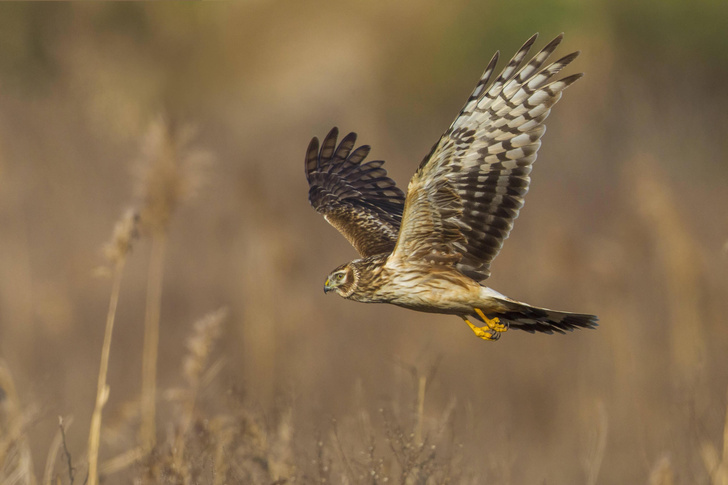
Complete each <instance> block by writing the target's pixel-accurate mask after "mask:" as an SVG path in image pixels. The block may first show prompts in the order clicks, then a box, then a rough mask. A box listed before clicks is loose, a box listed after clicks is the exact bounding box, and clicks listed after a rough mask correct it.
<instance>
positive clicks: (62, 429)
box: [43, 416, 76, 485]
mask: <svg viewBox="0 0 728 485" xmlns="http://www.w3.org/2000/svg"><path fill="white" fill-rule="evenodd" d="M72 423H73V417H69V418H67V419H66V420H65V422H64V419H63V417H62V416H59V417H58V431H57V432H56V435H55V437H53V441H51V446H50V447H49V448H48V458H46V466H45V472H44V473H43V483H44V484H47V483H53V472H54V471H55V469H56V460H57V458H58V450H59V449H60V448H61V446H63V454H64V457H65V462H66V471H65V473H66V474H68V483H70V484H71V485H73V482H74V480H75V477H76V467H74V466H73V461H72V460H71V453H70V452H69V451H68V446H67V445H66V431H67V430H68V428H70V427H71V424H72ZM64 424H65V426H64ZM55 477H56V480H55V481H56V482H57V483H58V482H60V478H59V474H56V475H55Z"/></svg>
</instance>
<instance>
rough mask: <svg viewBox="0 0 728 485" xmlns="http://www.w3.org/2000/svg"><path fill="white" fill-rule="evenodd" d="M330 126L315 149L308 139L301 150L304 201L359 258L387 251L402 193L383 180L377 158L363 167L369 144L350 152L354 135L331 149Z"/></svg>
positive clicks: (399, 214) (396, 230) (392, 243)
mask: <svg viewBox="0 0 728 485" xmlns="http://www.w3.org/2000/svg"><path fill="white" fill-rule="evenodd" d="M338 134H339V130H338V129H337V128H336V127H334V128H333V129H332V130H331V131H330V132H329V134H328V135H326V138H324V141H323V143H322V145H321V150H320V151H319V141H318V138H314V139H313V140H311V143H310V144H309V145H308V150H306V179H307V180H308V184H309V187H310V188H309V191H308V200H309V201H310V202H311V205H312V206H313V208H314V209H316V210H317V211H318V212H320V213H321V214H323V216H324V218H325V219H326V220H327V221H328V222H329V224H331V225H332V226H334V227H335V228H336V229H338V231H339V232H340V233H341V234H343V235H344V237H346V239H348V240H349V242H350V243H351V244H352V245H353V246H354V248H356V250H357V251H358V252H359V254H361V255H362V257H367V256H373V255H375V254H382V253H390V252H392V250H393V249H394V246H395V244H396V242H397V234H398V233H399V226H400V223H401V221H402V211H403V209H404V193H403V192H402V191H401V190H400V189H398V188H397V186H396V185H395V183H394V180H392V179H391V178H389V177H387V171H386V170H385V169H384V168H383V167H382V165H383V164H384V162H383V161H382V160H374V161H370V162H366V163H362V161H363V160H364V159H365V158H366V156H367V155H368V154H369V146H368V145H363V146H360V147H358V148H356V149H355V150H353V151H352V148H354V144H355V143H356V133H349V134H348V135H346V136H345V137H344V138H343V139H342V140H341V143H339V146H338V147H337V146H336V137H337V136H338Z"/></svg>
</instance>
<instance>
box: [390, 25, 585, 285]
mask: <svg viewBox="0 0 728 485" xmlns="http://www.w3.org/2000/svg"><path fill="white" fill-rule="evenodd" d="M536 37H537V35H534V36H533V37H531V38H530V39H529V40H528V41H527V42H526V43H525V44H524V45H523V47H521V49H520V50H519V51H518V52H517V53H516V55H515V56H514V57H513V59H511V61H510V62H509V63H508V65H507V66H506V67H505V69H504V70H503V72H502V73H501V74H500V75H499V76H498V77H497V78H496V79H495V81H493V83H492V84H489V82H490V79H491V76H492V74H493V71H494V69H495V65H496V63H497V61H498V53H496V54H495V56H493V59H492V60H491V61H490V63H489V64H488V67H487V68H486V70H485V72H484V74H483V76H482V77H481V79H480V81H479V82H478V84H477V86H476V87H475V90H474V91H473V93H472V94H471V95H470V97H469V98H468V100H467V102H466V103H465V106H464V107H463V109H462V110H461V111H460V114H459V115H458V117H457V118H456V119H455V121H454V122H453V123H452V125H451V126H450V128H449V129H448V130H447V131H446V132H445V133H444V134H443V135H442V137H441V138H440V140H439V141H438V143H437V144H435V146H434V147H433V149H432V151H431V152H430V154H429V155H428V156H427V157H425V159H424V160H423V161H422V163H421V164H420V166H419V168H418V170H417V172H416V173H415V175H414V176H413V178H412V180H411V181H410V184H409V188H408V193H407V200H406V204H405V209H404V216H403V222H402V229H401V231H400V234H399V238H398V240H397V246H396V248H395V250H394V253H393V254H392V256H391V257H390V261H389V263H388V264H395V265H396V264H397V263H399V262H402V261H404V260H407V261H414V260H424V261H427V262H428V263H429V264H446V265H455V267H456V268H457V269H459V270H460V271H461V272H462V273H464V274H465V275H467V276H469V277H471V278H473V279H475V280H476V281H481V280H484V279H486V278H487V277H488V276H489V275H490V264H491V262H492V261H493V259H494V258H495V257H496V256H497V254H498V252H499V251H500V249H501V247H502V246H503V241H504V240H505V239H506V238H507V237H508V235H509V233H510V231H511V228H512V227H513V221H514V219H515V218H516V217H518V212H519V210H520V208H521V207H522V206H523V197H524V196H525V195H526V192H527V191H528V186H529V183H530V176H529V174H530V172H531V167H532V165H533V162H534V161H535V160H536V152H537V151H538V148H539V147H540V145H541V136H543V134H544V132H545V130H546V127H545V125H544V124H543V123H544V120H545V119H546V117H547V116H548V115H549V113H550V110H551V107H552V106H553V105H554V104H555V103H556V102H557V101H558V100H559V99H560V98H561V94H562V91H563V90H564V89H565V88H566V87H568V86H569V85H571V84H572V83H573V82H574V81H576V80H577V79H578V78H579V77H581V74H575V75H571V76H568V77H564V78H562V79H559V80H554V79H553V78H554V76H556V74H557V73H559V72H560V71H561V70H562V69H563V68H564V67H565V66H567V65H568V64H569V63H570V62H571V61H573V60H574V59H575V58H576V57H577V56H578V54H579V53H578V52H575V53H572V54H569V55H567V56H565V57H563V58H561V59H559V60H557V61H555V62H553V63H551V64H548V65H546V66H545V67H544V64H545V62H546V60H547V59H548V57H549V56H550V55H551V54H552V53H553V51H554V50H555V49H556V46H558V44H559V43H560V42H561V39H562V37H563V34H562V35H559V36H558V37H556V38H555V39H554V40H553V41H551V42H550V43H549V44H548V45H547V46H546V47H544V48H543V49H542V50H541V51H540V52H539V53H538V54H536V55H535V56H534V57H533V58H532V59H531V60H530V61H529V62H528V63H526V64H525V65H523V62H524V59H525V58H526V55H527V54H528V52H529V50H530V48H531V46H532V45H533V43H534V41H535V40H536ZM521 66H523V67H521Z"/></svg>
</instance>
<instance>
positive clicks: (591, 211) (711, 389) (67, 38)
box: [0, 0, 728, 485]
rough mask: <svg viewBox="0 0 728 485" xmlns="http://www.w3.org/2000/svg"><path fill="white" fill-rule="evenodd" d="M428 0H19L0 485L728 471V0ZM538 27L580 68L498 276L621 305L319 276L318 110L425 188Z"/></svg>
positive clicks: (0, 193) (711, 479) (6, 205)
mask: <svg viewBox="0 0 728 485" xmlns="http://www.w3.org/2000/svg"><path fill="white" fill-rule="evenodd" d="M244 3H245V2H244ZM429 3H430V5H429V8H419V4H418V7H417V8H414V7H413V6H412V5H409V4H408V2H405V3H402V4H394V5H389V4H386V3H382V4H374V3H372V4H366V3H361V2H359V3H351V4H348V3H336V4H334V3H331V4H325V3H322V2H321V3H319V2H314V3H311V4H306V5H307V6H304V4H299V3H281V4H279V3H276V2H265V1H263V2H256V3H255V4H253V5H246V4H235V3H214V4H206V5H193V4H164V5H158V4H155V5H151V4H124V5H122V4H88V5H86V4H84V5H68V4H67V5H24V4H4V5H2V8H0V484H3V485H5V484H35V483H43V484H64V485H67V484H83V483H90V484H93V483H169V484H178V483H179V484H231V483H252V484H289V483H303V484H308V483H332V484H338V483H341V484H369V485H374V484H387V483H397V484H413V485H414V484H423V485H431V484H447V483H451V484H481V483H488V484H522V483H550V484H557V483H587V484H597V483H644V484H650V485H668V484H677V483H686V484H687V483H689V484H710V485H719V484H720V485H728V414H727V413H728V411H727V407H728V397H727V390H728V366H727V365H726V362H727V361H726V358H725V356H726V355H728V326H727V325H726V315H727V314H728V299H726V295H728V218H727V217H726V214H727V212H726V209H725V208H726V207H728V190H726V187H727V186H728V165H727V164H726V157H725V153H727V152H728V138H726V136H725V133H726V131H727V130H728V116H727V115H726V113H728V95H726V93H725V89H724V86H723V84H724V82H723V80H724V79H725V77H726V74H728V40H726V37H725V35H724V34H723V33H722V32H723V29H722V26H719V25H717V23H718V19H720V18H725V17H726V15H727V14H728V11H727V10H728V7H726V6H724V5H723V4H722V3H717V2H716V3H712V2H709V1H704V2H698V3H697V4H696V5H695V6H693V7H690V9H689V10H688V9H687V7H682V6H681V5H679V4H677V3H675V4H672V3H669V2H660V3H657V2H651V1H650V2H644V4H646V5H649V8H648V7H643V6H628V5H629V4H627V3H623V2H621V3H620V2H607V1H606V0H604V1H601V0H593V1H591V2H583V3H574V4H569V5H568V6H567V5H566V4H558V5H557V4H553V5H551V4H539V6H538V7H535V6H533V5H531V4H527V3H525V2H521V1H516V2H515V3H513V2H501V3H497V4H493V5H489V4H490V3H491V2H482V5H474V4H472V3H468V2H457V1H456V2H451V3H450V4H448V6H447V7H444V6H441V5H440V4H439V3H438V2H429ZM640 5H642V3H640ZM513 11H518V12H520V13H521V17H522V18H519V19H518V21H515V20H514V18H513V15H512V12H513ZM527 12H531V13H527ZM712 27H714V28H712ZM533 31H541V32H542V33H543V34H544V36H545V37H550V36H552V35H555V34H556V33H558V32H561V31H565V32H566V38H565V41H564V47H563V48H562V49H561V50H560V51H559V52H561V53H563V54H565V53H567V52H569V51H570V50H572V49H581V50H582V51H583V54H582V56H581V57H580V58H579V59H578V60H577V61H576V63H575V66H576V67H575V69H578V70H580V71H584V72H586V74H587V76H586V77H585V78H584V79H583V80H581V81H580V82H579V83H577V84H576V85H575V86H574V87H572V88H570V89H569V91H568V92H567V93H566V95H565V97H564V99H563V101H562V102H561V103H560V104H559V105H558V106H557V108H556V109H555V110H554V113H553V114H552V117H551V119H550V120H549V123H548V125H549V132H548V134H547V135H546V137H545V143H544V146H543V148H542V151H541V155H540V158H539V161H538V162H537V165H536V167H535V170H534V173H533V178H534V185H533V188H532V190H531V193H530V194H529V196H528V198H527V203H526V206H525V208H524V210H523V212H522V215H521V218H520V219H519V220H518V222H517V223H516V226H515V230H514V232H513V234H512V237H511V239H510V240H509V241H508V243H507V244H506V246H505V248H504V250H503V252H502V253H501V255H500V256H499V258H498V260H497V261H496V263H495V265H494V268H493V272H494V276H493V277H492V280H491V282H490V284H491V285H492V286H494V287H495V288H497V289H498V290H499V291H502V292H503V293H505V294H508V295H510V296H513V297H514V298H518V299H523V300H524V301H529V302H532V303H534V304H536V305H543V306H548V307H552V308H563V309H568V310H573V311H579V312H590V313H595V314H597V315H599V316H600V319H601V326H600V327H599V329H598V330H596V331H588V332H587V331H584V332H578V333H574V334H570V335H567V336H543V335H529V334H525V333H523V332H521V333H519V332H515V331H514V332H509V333H507V334H506V335H505V337H504V338H503V339H501V340H500V341H499V342H497V343H495V344H489V343H486V342H483V341H480V340H479V339H476V338H474V337H473V336H472V333H471V332H470V331H469V330H468V329H467V327H465V326H464V325H463V324H462V322H460V321H459V320H458V319H455V318H452V319H451V318H447V317H442V316H437V315H421V314H415V313H413V312H407V311H404V310H401V309H398V308H394V307H386V306H367V305H360V304H355V303H352V302H346V301H344V300H341V299H339V298H334V297H326V298H325V297H324V295H323V294H322V293H321V283H322V282H323V277H324V276H325V274H327V272H328V271H329V270H330V269H331V268H333V267H335V266H336V265H338V264H340V263H341V262H344V261H346V260H348V259H350V258H352V257H353V255H354V251H353V250H352V249H351V248H350V247H349V246H348V245H347V243H346V241H345V240H344V239H343V238H341V237H340V236H339V235H338V234H337V233H336V232H335V231H334V230H333V229H332V228H330V227H328V225H327V224H326V223H325V222H324V221H323V220H321V218H320V217H319V216H318V215H317V214H315V213H314V211H312V210H311V209H310V208H309V207H308V204H307V202H306V196H307V187H306V184H305V179H304V176H303V167H302V165H303V152H304V149H305V147H306V144H307V143H308V141H309V139H310V137H311V136H314V135H317V136H319V137H320V136H322V135H323V134H325V133H326V132H327V131H328V129H329V128H330V127H331V125H332V124H337V125H338V126H339V127H340V129H341V130H342V131H347V130H356V131H357V132H358V133H359V135H360V141H361V142H362V143H367V144H371V145H372V146H373V157H375V158H384V159H386V160H387V161H388V163H387V166H388V168H389V171H390V174H391V175H392V176H393V177H394V178H395V179H396V180H398V181H399V183H400V184H401V185H405V183H406V181H407V179H408V177H409V176H410V175H411V173H412V172H413V170H414V168H415V166H416V164H417V163H418V162H419V157H420V156H422V155H424V154H425V153H426V152H427V150H428V149H429V147H430V146H431V144H432V143H433V142H434V141H435V139H436V137H437V136H438V135H439V133H440V132H441V131H442V130H443V129H444V128H445V126H446V125H447V124H448V123H449V122H450V121H451V118H452V117H453V116H454V115H455V113H456V112H457V110H458V109H459V107H460V103H461V102H462V101H463V100H464V99H465V97H466V95H467V93H468V92H469V89H471V88H472V85H473V83H474V82H475V80H476V79H477V77H478V75H479V74H480V71H481V69H482V68H483V67H484V65H485V63H486V62H487V60H488V59H489V58H490V56H491V54H492V52H493V51H494V50H495V49H500V50H501V52H502V53H503V54H504V55H506V56H508V55H509V54H510V53H512V52H513V51H514V50H515V49H516V48H517V47H518V46H519V45H520V43H521V42H522V41H523V40H525V39H526V38H527V37H528V36H529V35H530V34H531V33H532V32H533ZM539 42H540V44H539V45H543V44H542V43H543V42H544V39H543V38H542V39H540V41H539ZM160 113H161V114H160ZM190 122H193V123H194V125H195V129H194V130H193V129H192V128H190V127H189V125H188V124H187V123H190ZM135 184H136V186H135ZM193 195H194V196H195V197H193ZM127 207H128V208H129V209H126V208H127ZM119 214H122V216H121V217H119ZM117 219H118V220H119V222H117V223H116V226H114V221H115V220H117ZM110 234H111V235H112V237H111V242H110V243H108V244H107V245H106V246H103V241H105V240H107V239H108V238H109V235H110ZM99 266H102V267H101V269H98V267H99ZM105 317H106V320H104V318H105ZM104 323H105V325H104Z"/></svg>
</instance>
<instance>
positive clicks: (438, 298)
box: [389, 274, 480, 314]
mask: <svg viewBox="0 0 728 485" xmlns="http://www.w3.org/2000/svg"><path fill="white" fill-rule="evenodd" d="M392 284H393V285H396V286H397V288H396V291H392V293H391V294H392V295H393V298H391V299H390V300H389V303H392V304H394V305H397V306H401V307H404V308H409V309H411V310H417V311H421V312H428V313H449V314H469V313H472V311H473V308H474V306H475V305H477V303H478V299H479V295H480V285H478V284H477V283H476V282H475V281H472V280H470V281H464V278H463V277H460V279H458V280H453V279H452V278H448V277H446V276H443V275H437V274H435V275H425V276H423V277H421V278H419V279H404V280H403V281H397V280H395V281H393V282H392Z"/></svg>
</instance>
